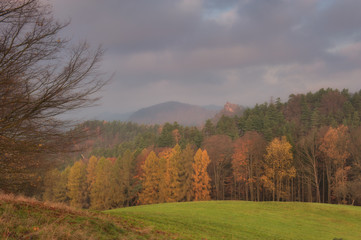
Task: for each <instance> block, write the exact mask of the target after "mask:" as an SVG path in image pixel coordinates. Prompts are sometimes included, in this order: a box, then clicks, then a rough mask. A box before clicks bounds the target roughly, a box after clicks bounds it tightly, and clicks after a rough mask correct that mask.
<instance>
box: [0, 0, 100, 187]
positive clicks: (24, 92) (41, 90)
mask: <svg viewBox="0 0 361 240" xmlns="http://www.w3.org/2000/svg"><path fill="white" fill-rule="evenodd" d="M67 25H68V23H67V22H65V23H60V22H57V21H55V20H54V18H53V16H52V12H51V7H50V6H49V5H48V4H47V3H45V2H44V1H41V0H22V1H14V0H3V1H0V29H1V31H0V99H1V101H0V189H2V190H4V191H19V190H24V191H25V189H26V188H27V187H26V186H30V184H29V183H28V182H30V183H32V180H33V179H32V177H33V178H34V177H35V178H37V177H38V176H34V174H33V173H34V172H35V170H33V172H29V171H27V170H28V169H37V170H41V169H46V168H50V167H52V166H54V162H49V161H46V159H47V158H45V157H44V154H50V153H58V152H62V151H68V150H69V149H71V146H72V144H73V142H72V141H70V139H71V138H73V137H76V136H77V137H79V136H80V135H79V132H75V131H73V132H69V133H64V131H63V130H64V129H65V128H66V127H69V126H72V124H71V123H70V122H69V121H65V120H63V119H64V118H59V116H60V115H61V114H64V113H67V112H69V111H71V110H74V109H79V108H82V107H85V106H89V105H91V104H92V103H93V102H94V101H95V100H97V98H94V95H93V94H94V93H95V92H97V91H98V90H99V89H100V88H101V87H102V86H103V85H104V84H105V82H104V81H103V80H102V79H101V78H99V76H98V75H97V74H96V70H97V67H98V63H99V61H100V57H101V55H102V50H101V49H97V50H95V51H92V50H91V49H90V48H89V46H88V44H86V43H81V44H79V45H78V46H71V45H70V41H67V40H65V39H63V38H62V37H61V36H60V34H59V33H60V31H61V30H63V29H64V28H65V27H66V26H67ZM9 176H11V177H9ZM14 178H16V180H18V181H19V180H21V182H22V184H23V185H25V187H24V186H23V187H22V186H21V184H20V183H19V184H18V185H17V186H15V187H14V185H15V180H14Z"/></svg>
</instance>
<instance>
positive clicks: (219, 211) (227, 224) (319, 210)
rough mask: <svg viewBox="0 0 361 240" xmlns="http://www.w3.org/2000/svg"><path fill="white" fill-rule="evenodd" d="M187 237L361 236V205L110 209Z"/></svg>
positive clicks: (203, 204)
mask: <svg viewBox="0 0 361 240" xmlns="http://www.w3.org/2000/svg"><path fill="white" fill-rule="evenodd" d="M107 213H110V214H112V215H114V216H123V217H126V218H127V219H135V220H141V221H144V222H145V223H147V224H151V225H154V226H155V227H158V228H160V229H162V230H164V231H170V232H174V233H177V234H179V235H180V236H184V238H185V239H208V240H209V239H331V240H332V239H339V240H340V239H343V240H346V239H357V240H359V239H361V207H353V206H344V205H329V204H315V203H277V202H258V203H257V202H243V201H210V202H190V203H168V204H157V205H148V206H138V207H130V208H123V209H115V210H110V211H107Z"/></svg>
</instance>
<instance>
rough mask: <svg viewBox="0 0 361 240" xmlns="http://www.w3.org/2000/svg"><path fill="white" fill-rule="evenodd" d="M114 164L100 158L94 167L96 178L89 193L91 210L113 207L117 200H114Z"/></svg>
mask: <svg viewBox="0 0 361 240" xmlns="http://www.w3.org/2000/svg"><path fill="white" fill-rule="evenodd" d="M113 170H114V164H113V163H112V162H111V160H110V159H108V158H105V157H101V158H99V160H98V163H97V167H96V177H95V182H94V184H93V187H92V189H91V192H90V204H91V208H92V209H98V210H104V209H110V208H111V207H113V206H114V205H115V204H114V203H115V202H117V200H118V199H115V198H114V194H115V191H114V174H113V173H114V172H113Z"/></svg>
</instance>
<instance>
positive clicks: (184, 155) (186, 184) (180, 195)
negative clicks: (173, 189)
mask: <svg viewBox="0 0 361 240" xmlns="http://www.w3.org/2000/svg"><path fill="white" fill-rule="evenodd" d="M193 157H194V149H193V147H192V146H191V145H189V144H188V145H187V146H186V148H185V149H183V151H182V152H181V155H180V159H179V162H178V163H177V165H178V166H177V169H178V187H177V193H176V195H177V200H178V201H191V200H192V198H193V189H192V174H193V166H192V164H193Z"/></svg>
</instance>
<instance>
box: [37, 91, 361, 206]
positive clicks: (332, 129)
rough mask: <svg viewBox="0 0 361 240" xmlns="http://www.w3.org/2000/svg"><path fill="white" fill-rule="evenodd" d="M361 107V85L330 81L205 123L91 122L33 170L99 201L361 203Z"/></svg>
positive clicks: (49, 183) (73, 194)
mask: <svg viewBox="0 0 361 240" xmlns="http://www.w3.org/2000/svg"><path fill="white" fill-rule="evenodd" d="M360 113H361V91H359V92H356V93H350V92H349V91H348V90H347V89H344V90H342V91H340V90H337V89H320V90H319V91H317V92H314V93H312V92H309V93H307V94H292V95H290V96H289V99H288V101H287V102H281V100H280V99H276V100H275V101H273V100H271V101H270V102H267V103H263V104H257V105H255V106H254V107H252V108H247V109H245V110H244V112H243V113H242V114H241V115H239V116H224V115H223V116H222V117H220V118H219V119H218V120H217V121H216V120H215V119H209V120H207V121H206V122H205V123H204V125H203V126H202V127H188V126H187V127H184V126H181V125H179V124H178V123H176V122H174V123H166V124H164V125H138V124H135V123H131V122H119V121H113V122H106V121H95V120H94V121H87V122H84V123H81V124H79V125H78V126H77V127H76V130H84V131H85V132H87V133H88V134H87V138H86V140H85V141H75V140H74V143H73V146H72V152H73V153H72V154H71V155H67V156H65V155H64V156H60V157H57V158H56V159H55V157H54V159H52V160H53V161H52V160H49V161H52V162H53V163H54V164H55V163H56V166H57V168H55V169H52V168H48V171H47V172H46V174H43V173H39V174H34V175H33V178H32V179H33V181H34V182H36V183H37V188H34V189H36V190H34V192H35V193H36V194H38V195H41V197H42V199H43V200H48V201H55V202H64V203H67V204H69V205H71V206H75V207H82V208H91V209H111V208H119V207H125V206H134V205H141V204H152V203H162V202H180V201H199V200H209V199H212V200H248V201H300V202H320V203H335V204H352V205H361V126H360V116H359V114H360ZM72 131H73V130H72ZM49 161H48V162H49ZM39 185H41V186H42V187H41V188H39V187H38V186H39Z"/></svg>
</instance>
